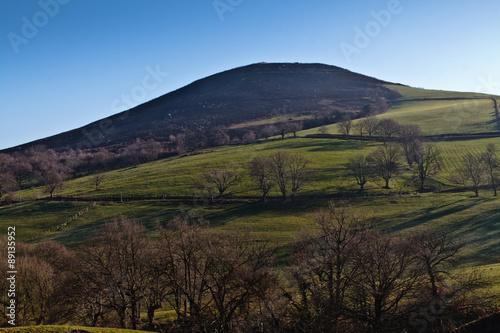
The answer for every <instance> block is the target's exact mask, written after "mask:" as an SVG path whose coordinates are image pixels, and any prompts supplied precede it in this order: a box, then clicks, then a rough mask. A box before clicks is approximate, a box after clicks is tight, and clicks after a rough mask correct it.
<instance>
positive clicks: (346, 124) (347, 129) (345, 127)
mask: <svg viewBox="0 0 500 333" xmlns="http://www.w3.org/2000/svg"><path fill="white" fill-rule="evenodd" d="M338 127H339V131H340V133H341V134H342V135H343V136H344V137H345V138H346V139H349V134H350V133H351V128H352V120H351V119H350V118H347V119H346V120H344V121H342V122H340V123H339V124H338Z"/></svg>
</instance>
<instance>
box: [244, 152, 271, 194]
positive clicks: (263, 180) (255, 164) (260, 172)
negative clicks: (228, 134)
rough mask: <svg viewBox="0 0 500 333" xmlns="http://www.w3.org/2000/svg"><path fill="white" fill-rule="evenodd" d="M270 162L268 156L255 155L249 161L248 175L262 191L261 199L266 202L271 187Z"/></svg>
mask: <svg viewBox="0 0 500 333" xmlns="http://www.w3.org/2000/svg"><path fill="white" fill-rule="evenodd" d="M271 172H272V163H271V160H270V158H269V157H255V158H254V159H252V160H251V161H250V176H251V177H252V179H253V180H254V181H255V182H256V183H257V186H258V189H259V190H261V192H262V200H263V201H264V202H266V200H267V195H268V194H269V191H271V189H272V188H273V185H274V184H273V183H272V180H271Z"/></svg>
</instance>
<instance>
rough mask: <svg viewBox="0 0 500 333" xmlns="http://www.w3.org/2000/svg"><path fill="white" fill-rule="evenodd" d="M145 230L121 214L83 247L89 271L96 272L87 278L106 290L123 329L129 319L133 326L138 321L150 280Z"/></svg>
mask: <svg viewBox="0 0 500 333" xmlns="http://www.w3.org/2000/svg"><path fill="white" fill-rule="evenodd" d="M144 232H145V228H144V227H143V226H142V225H139V224H137V223H135V222H134V221H131V220H129V219H127V218H124V217H122V218H121V219H120V220H115V221H113V222H112V223H108V224H106V227H105V230H104V231H102V232H101V233H100V234H99V236H98V237H97V239H96V241H95V242H94V243H92V244H90V245H88V246H86V247H84V248H83V249H82V254H81V257H82V258H83V262H84V264H85V266H86V267H88V270H87V271H89V272H93V274H86V275H85V276H84V279H87V280H89V281H90V283H91V284H92V285H93V286H94V288H96V290H94V292H96V293H98V292H99V291H105V294H104V295H102V297H104V298H105V304H106V306H107V307H110V308H112V309H113V310H114V311H116V313H117V315H118V318H119V321H120V327H121V328H127V326H128V325H127V322H130V327H132V328H133V329H137V326H138V324H139V318H140V313H139V308H140V307H139V304H140V302H141V300H142V299H143V297H144V295H145V289H146V285H145V284H146V283H147V280H146V279H145V278H144V273H145V272H146V271H147V268H146V267H145V264H146V263H147V259H148V251H147V250H146V249H147V248H148V242H147V240H146V238H145V237H144ZM127 317H128V318H127Z"/></svg>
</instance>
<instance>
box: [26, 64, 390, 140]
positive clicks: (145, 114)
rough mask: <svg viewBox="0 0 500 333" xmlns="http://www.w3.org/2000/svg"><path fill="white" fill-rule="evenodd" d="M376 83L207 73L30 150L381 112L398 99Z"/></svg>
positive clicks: (279, 69)
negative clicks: (371, 109) (376, 108)
mask: <svg viewBox="0 0 500 333" xmlns="http://www.w3.org/2000/svg"><path fill="white" fill-rule="evenodd" d="M384 84H387V82H384V81H381V80H377V79H375V78H371V77H367V76H364V75H361V74H356V73H353V72H350V71H348V70H345V69H342V68H339V67H335V66H329V65H323V64H299V63H293V64H285V63H259V64H253V65H249V66H245V67H240V68H236V69H232V70H228V71H225V72H222V73H218V74H215V75H212V76H209V77H207V78H204V79H201V80H198V81H196V82H193V83H191V84H189V85H187V86H185V87H183V88H180V89H178V90H176V91H173V92H171V93H168V94H166V95H163V96H161V97H159V98H156V99H154V100H152V101H149V102H147V103H144V104H142V105H139V106H137V107H135V108H133V109H131V110H128V111H125V112H122V113H119V114H117V115H114V116H112V117H109V118H106V119H103V120H100V121H96V122H95V123H92V124H89V125H87V126H85V127H82V128H79V129H75V130H72V131H69V132H65V133H62V134H59V135H55V136H52V137H49V138H45V139H42V140H38V141H36V142H34V143H31V144H30V145H33V144H43V145H46V146H47V148H56V149H65V148H73V149H76V148H95V147H103V146H111V145H121V144H123V143H127V142H131V141H133V140H135V139H137V138H141V139H147V138H154V139H156V140H159V141H163V140H167V139H168V138H169V136H170V135H177V134H179V133H186V132H194V133H200V134H201V133H207V132H209V131H210V130H211V129H213V128H215V127H219V126H222V127H228V128H235V127H238V126H237V125H238V124H245V123H249V122H255V121H262V120H266V119H272V118H275V117H279V116H284V117H285V118H286V120H288V118H289V117H295V116H297V115H299V116H305V117H306V118H328V117H331V115H332V114H333V113H335V112H336V113H337V114H338V113H346V112H350V113H352V114H356V113H359V112H360V111H361V110H362V107H363V106H364V105H366V104H373V105H377V104H383V107H384V108H387V107H389V106H390V104H391V101H393V100H395V99H397V98H398V97H399V96H400V95H399V93H397V92H396V91H394V90H392V89H390V88H387V87H385V86H384ZM241 127H245V126H239V128H241ZM237 132H238V130H237V129H235V130H233V133H230V134H233V135H237V134H238V133H237ZM21 147H22V146H21ZM18 148H19V147H18Z"/></svg>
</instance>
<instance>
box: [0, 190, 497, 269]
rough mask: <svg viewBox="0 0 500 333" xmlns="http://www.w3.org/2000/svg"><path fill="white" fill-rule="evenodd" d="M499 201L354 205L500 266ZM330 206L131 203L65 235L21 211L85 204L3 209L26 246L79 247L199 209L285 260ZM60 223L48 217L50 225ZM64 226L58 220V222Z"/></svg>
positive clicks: (468, 261)
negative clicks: (117, 227)
mask: <svg viewBox="0 0 500 333" xmlns="http://www.w3.org/2000/svg"><path fill="white" fill-rule="evenodd" d="M498 200H499V199H498V198H494V197H492V196H491V194H490V193H486V192H485V193H483V197H479V198H474V197H472V196H471V195H470V194H469V193H439V194H436V193H428V194H421V195H409V196H402V197H400V196H397V195H393V196H388V197H366V198H356V199H351V200H349V201H347V203H348V204H349V205H351V206H352V207H353V208H354V209H355V211H356V212H357V213H359V214H360V215H361V216H363V217H364V220H366V221H368V222H370V223H371V224H372V225H373V226H375V227H377V228H380V229H382V230H388V231H390V232H397V233H401V234H402V235H404V233H406V232H409V231H417V230H438V229H444V230H447V232H449V233H450V234H452V235H454V236H455V237H457V238H459V239H462V240H463V241H464V242H465V243H466V244H467V245H466V247H465V248H464V252H463V255H464V258H463V260H461V264H462V265H463V266H464V267H471V266H481V265H487V264H497V263H500V205H499V201H498ZM326 202H327V200H326V199H324V200H306V199H298V200H297V201H296V202H294V203H283V202H281V201H271V202H268V203H267V204H264V203H261V202H241V203H226V204H224V205H213V206H212V205H207V206H204V205H196V204H194V203H192V202H190V203H189V202H187V203H183V204H181V203H173V202H161V201H151V202H124V203H102V204H100V205H98V206H96V207H94V208H92V209H90V210H89V211H88V212H87V213H85V214H83V215H82V216H81V217H79V218H77V219H76V220H74V221H72V222H71V223H69V224H68V225H67V226H66V227H64V228H62V229H61V230H60V231H57V232H50V233H45V232H44V231H43V230H42V228H41V227H40V226H39V225H37V224H36V223H35V222H34V223H33V224H32V225H29V223H26V222H24V221H25V217H24V216H23V215H22V214H19V213H18V209H19V205H23V209H31V210H32V212H33V213H35V212H36V210H37V209H38V210H39V211H38V213H40V214H42V213H43V212H44V210H45V209H50V210H51V211H54V212H55V211H58V212H59V215H60V216H66V217H70V216H71V215H72V214H74V211H75V210H77V209H79V208H80V207H79V206H76V204H74V203H73V205H75V207H71V204H68V203H62V202H50V203H45V204H44V205H39V203H37V202H33V203H24V204H19V205H12V206H8V207H1V208H0V215H1V216H2V218H1V219H0V228H3V229H6V227H7V226H8V225H18V224H20V223H23V222H24V223H25V226H24V227H22V228H18V229H17V230H16V231H17V232H16V236H17V239H18V240H19V241H27V240H29V239H30V237H27V235H29V236H32V235H33V234H36V233H39V235H40V236H42V238H49V239H54V240H57V241H60V242H62V243H63V244H65V245H68V246H70V247H74V246H77V245H78V244H80V243H81V242H83V241H84V240H85V239H88V238H90V237H92V236H93V235H94V234H95V233H96V232H98V231H99V229H100V228H102V227H103V226H104V224H105V223H106V222H108V221H110V220H112V219H113V218H115V217H119V216H122V215H124V216H128V217H129V218H132V219H135V220H137V221H138V222H140V223H142V224H144V225H145V226H146V227H147V229H148V230H149V231H150V232H154V231H155V228H156V226H157V225H166V224H167V223H168V222H169V221H170V220H171V219H172V218H173V217H174V216H175V215H179V214H181V213H182V212H186V211H194V212H196V213H197V214H198V215H200V216H203V217H204V218H206V219H207V220H209V221H210V224H211V226H212V227H213V228H215V229H216V230H220V231H221V232H222V231H225V230H233V229H235V228H246V229H247V230H248V229H249V230H252V231H254V232H256V233H257V234H258V235H260V236H261V237H262V238H271V239H272V240H274V242H276V246H277V247H278V248H279V249H280V256H286V248H287V247H288V246H289V245H290V244H291V243H292V242H294V241H295V240H296V236H297V233H298V232H299V231H300V230H302V229H304V228H311V226H312V225H313V224H314V214H315V212H317V211H318V209H319V208H321V207H322V206H324V205H325V204H326ZM52 219H55V217H53V218H50V217H47V225H50V224H51V223H52V222H51V220H52ZM54 223H57V222H54Z"/></svg>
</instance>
